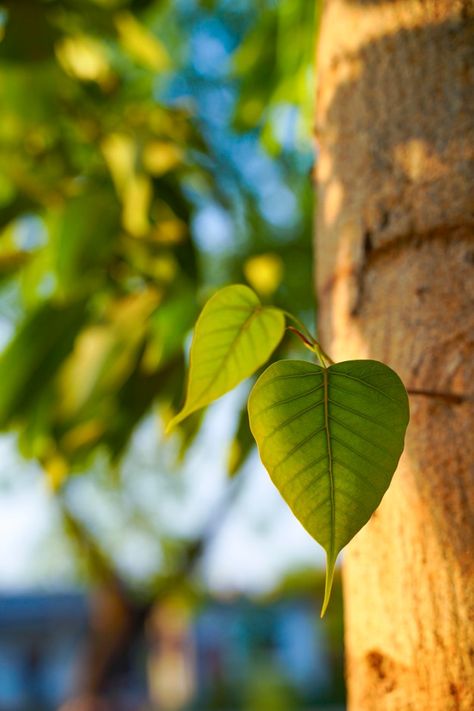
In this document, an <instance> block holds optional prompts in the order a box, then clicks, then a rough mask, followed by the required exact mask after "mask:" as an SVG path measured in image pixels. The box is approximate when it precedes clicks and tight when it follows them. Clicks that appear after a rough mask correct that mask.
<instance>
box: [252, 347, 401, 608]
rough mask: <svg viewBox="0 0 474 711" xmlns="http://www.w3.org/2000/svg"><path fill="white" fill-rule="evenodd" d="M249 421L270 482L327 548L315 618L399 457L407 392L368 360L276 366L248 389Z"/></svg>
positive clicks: (294, 362)
mask: <svg viewBox="0 0 474 711" xmlns="http://www.w3.org/2000/svg"><path fill="white" fill-rule="evenodd" d="M249 417H250V428H251V430H252V434H253V435H254V437H255V439H256V441H257V444H258V448H259V453H260V457H261V459H262V462H263V464H264V466H265V468H266V469H267V471H268V472H269V474H270V477H271V479H272V481H273V483H274V484H275V486H276V487H277V489H278V490H279V492H280V494H281V495H282V496H283V498H284V499H285V501H286V502H287V503H288V505H289V506H290V508H291V510H292V511H293V513H294V514H295V516H296V518H297V519H298V520H299V521H300V522H301V523H302V524H303V526H304V527H305V528H306V530H307V531H308V532H309V533H310V534H311V535H312V536H313V538H315V539H316V540H317V541H318V543H320V544H321V545H322V546H323V548H324V549H325V551H326V555H327V567H326V590H325V596H324V602H323V608H322V611H321V616H322V615H323V614H324V612H325V611H326V607H327V604H328V602H329V596H330V592H331V585H332V578H333V574H334V565H335V562H336V558H337V555H338V553H339V551H340V550H341V549H342V548H343V547H344V546H345V545H346V544H347V543H348V542H349V541H350V540H351V539H352V538H353V536H355V534H356V533H357V532H358V531H359V530H360V529H361V528H362V526H364V525H365V524H366V523H367V521H368V520H369V518H370V516H371V515H372V513H373V512H374V511H375V509H376V508H377V506H378V505H379V503H380V501H381V499H382V497H383V495H384V493H385V492H386V490H387V488H388V486H389V484H390V481H391V478H392V476H393V473H394V472H395V469H396V467H397V464H398V460H399V458H400V455H401V453H402V451H403V444H404V437H405V430H406V427H407V425H408V420H409V410H408V397H407V394H406V390H405V388H404V386H403V383H402V382H401V380H400V378H399V377H398V375H397V374H396V373H394V372H393V370H391V369H390V368H389V367H387V366H386V365H383V363H378V362H377V361H374V360H356V361H346V362H343V363H336V364H334V365H331V366H330V367H329V368H322V367H320V366H319V365H315V364H313V363H308V362H306V361H298V360H286V361H279V362H278V363H274V364H273V365H271V366H270V367H269V368H267V370H266V371H265V372H264V373H263V375H262V376H261V377H260V378H259V379H258V380H257V382H256V384H255V386H254V387H253V390H252V392H251V393H250V398H249Z"/></svg>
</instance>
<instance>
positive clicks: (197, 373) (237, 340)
mask: <svg viewBox="0 0 474 711" xmlns="http://www.w3.org/2000/svg"><path fill="white" fill-rule="evenodd" d="M284 330H285V316H284V315H283V313H282V311H280V309H276V308H274V307H270V306H262V304H261V303H260V301H259V299H258V297H257V296H256V294H255V293H254V292H253V291H252V289H249V288H248V287H247V286H242V285H239V284H237V285H234V286H228V287H225V288H224V289H221V290H220V291H218V292H217V293H216V294H214V296H212V297H211V298H210V299H209V301H208V302H207V304H206V305H205V306H204V308H203V310H202V312H201V314H200V316H199V318H198V320H197V323H196V329H195V331H194V337H193V341H192V345H191V356H190V365H189V380H188V390H187V394H186V401H185V403H184V406H183V408H182V410H181V412H179V413H178V414H177V415H176V417H174V419H173V420H172V421H171V422H170V424H169V427H168V429H171V428H172V427H173V426H174V425H176V424H177V423H178V422H180V421H181V420H183V419H184V418H185V417H187V416H188V415H190V414H191V413H192V412H194V411H195V410H198V409H199V408H201V407H204V406H205V405H208V404H209V403H210V402H213V401H214V400H216V399H217V398H218V397H220V396H221V395H224V393H226V392H228V391H229V390H232V388H234V387H235V386H236V385H238V383H240V382H241V381H242V380H244V378H248V377H249V376H250V375H252V374H253V373H254V372H255V371H256V370H257V368H259V367H260V366H261V365H263V363H265V362H266V361H267V360H268V358H269V357H270V355H271V354H272V352H273V351H274V350H275V348H276V347H277V345H278V344H279V342H280V341H281V339H282V337H283V333H284Z"/></svg>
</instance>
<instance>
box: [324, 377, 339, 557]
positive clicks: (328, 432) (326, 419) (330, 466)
mask: <svg viewBox="0 0 474 711" xmlns="http://www.w3.org/2000/svg"><path fill="white" fill-rule="evenodd" d="M323 384H324V429H325V432H326V443H327V449H328V473H329V495H330V500H331V540H330V544H329V551H328V556H329V558H330V560H331V561H333V560H334V546H335V537H336V531H335V528H336V497H335V486H334V471H333V461H332V446H331V430H330V427H329V392H328V390H329V386H328V369H327V368H324V369H323Z"/></svg>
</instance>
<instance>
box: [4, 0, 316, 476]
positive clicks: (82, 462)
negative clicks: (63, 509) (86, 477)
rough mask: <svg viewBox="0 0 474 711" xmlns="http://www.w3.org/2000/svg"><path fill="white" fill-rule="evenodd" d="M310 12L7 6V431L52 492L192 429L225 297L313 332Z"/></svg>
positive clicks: (272, 6) (208, 6)
mask: <svg viewBox="0 0 474 711" xmlns="http://www.w3.org/2000/svg"><path fill="white" fill-rule="evenodd" d="M313 6H314V3H308V2H307V1H306V0H283V1H282V2H278V3H277V2H272V1H271V0H260V1H259V2H256V3H254V2H245V0H241V1H240V2H234V3H232V2H226V1H221V2H217V1H216V2H210V1H207V2H204V0H202V1H201V2H198V1H197V0H196V2H194V1H190V0H186V1H185V0H181V1H178V2H166V1H165V0H22V2H18V1H17V0H7V1H4V2H1V3H0V34H1V36H2V39H1V41H0V111H1V116H2V120H1V122H0V229H1V233H0V289H1V291H0V312H1V313H0V316H1V323H0V326H1V329H0V336H1V339H2V342H3V343H4V344H5V348H4V352H3V355H2V356H1V357H0V382H1V389H0V427H1V428H2V429H11V428H15V429H17V430H19V431H20V432H21V436H20V446H21V450H22V452H23V454H24V455H25V456H28V457H34V458H36V459H37V460H38V461H39V462H40V463H41V464H42V466H43V467H44V469H45V471H46V472H47V474H48V476H49V479H50V481H51V483H52V485H53V486H54V487H58V486H60V485H61V484H62V482H63V481H64V480H65V479H66V477H67V476H68V474H69V473H70V472H74V471H84V470H85V469H87V467H88V466H89V464H90V462H91V461H92V459H93V457H94V456H95V455H96V454H97V453H98V452H99V451H103V450H105V451H106V453H107V456H108V458H109V460H110V461H112V462H117V461H118V460H119V459H120V456H121V455H122V454H123V452H124V450H125V448H126V446H127V443H128V441H129V439H130V436H131V434H132V433H133V431H134V430H135V428H136V427H137V425H138V423H139V422H140V420H141V419H142V418H143V417H144V415H146V414H147V413H149V412H150V410H151V409H152V408H154V410H155V412H156V413H157V415H158V416H159V418H160V420H163V421H165V422H166V421H168V420H169V419H170V417H171V416H172V415H173V414H174V413H175V412H176V411H177V409H178V408H179V405H180V403H181V402H182V395H183V391H184V382H183V381H184V377H185V376H184V373H185V368H184V366H185V357H186V356H185V352H186V344H187V342H188V341H189V333H190V329H191V327H192V324H193V323H194V321H195V318H196V314H197V313H198V311H199V308H200V306H201V305H202V303H203V300H204V299H205V298H206V297H207V296H208V295H209V293H210V291H212V290H213V289H214V288H215V287H216V286H218V285H221V284H223V283H225V282H228V281H241V282H247V283H249V284H250V285H251V286H252V287H253V288H254V289H256V290H257V291H258V292H259V294H260V296H261V297H262V298H263V299H264V300H265V299H267V298H269V297H271V298H272V301H273V302H274V303H276V304H277V305H279V306H282V307H287V308H290V307H291V309H292V310H293V311H296V312H299V314H300V315H302V317H303V318H312V316H311V314H312V289H311V227H310V225H311V210H312V207H311V205H312V199H311V179H310V169H311V162H312V158H311V148H310V142H309V129H308V125H309V124H308V115H309V114H310V112H311V109H312V99H311V96H312V89H311V82H312V79H311V70H310V65H311V60H312V53H313V49H312V48H313V42H314V17H313V15H314V7H313ZM206 33H207V34H206ZM206 37H207V39H206ZM206 42H207V45H206ZM213 43H214V44H213ZM216 43H217V45H218V47H217V49H219V46H220V47H221V50H222V52H223V60H222V63H221V65H219V66H217V64H218V63H216V62H215V61H213V60H212V52H211V55H209V47H210V49H211V50H212V49H213V48H214V50H215V45H216ZM219 43H220V44H219ZM206 48H207V49H206ZM222 48H223V49H222ZM206 52H207V54H206ZM209 56H210V57H211V58H210V59H209ZM199 57H201V64H199V61H198V59H199ZM206 57H207V63H208V65H209V64H210V65H211V67H210V68H209V66H208V67H207V69H206V66H204V68H203V62H204V65H205V60H206ZM183 87H184V89H183ZM219 117H220V118H219ZM262 145H263V146H264V149H262ZM265 150H266V151H267V152H266V153H265ZM269 153H270V154H271V156H270V155H269ZM252 161H253V162H252ZM249 162H250V163H251V165H250V166H249ZM283 198H284V199H283ZM285 200H286V203H287V209H286V213H285V212H283V213H282V203H284V202H285ZM210 208H212V209H211V218H212V215H214V217H215V215H216V214H217V216H218V217H219V219H220V222H218V223H217V226H216V225H215V224H214V226H213V224H212V219H210V218H209V215H208V220H207V222H206V221H204V223H202V220H201V222H200V217H201V218H202V215H203V214H205V213H206V210H207V211H208V213H209V209H210ZM223 220H224V222H223ZM214 223H215V219H214ZM200 225H201V226H200ZM224 228H225V229H224ZM209 231H211V232H215V233H216V234H217V241H218V245H217V247H216V246H215V245H214V243H213V241H212V239H211V238H210V237H209V234H208V232H209ZM223 232H224V233H226V234H227V233H228V238H227V239H225V240H223V241H222V239H221V237H222V233H223ZM219 240H220V241H219ZM200 422H201V418H200V417H194V418H190V419H189V420H188V421H186V422H184V423H182V424H181V426H180V434H179V436H180V437H181V440H182V443H183V444H182V446H183V448H184V449H185V448H186V446H187V445H188V444H189V443H190V442H191V441H192V439H193V436H194V435H195V433H196V432H197V430H198V428H199V426H200ZM236 422H237V423H238V424H237V425H236V439H235V441H234V442H233V443H230V453H229V462H230V464H229V466H230V471H231V472H232V473H235V472H236V471H238V469H239V467H240V465H241V464H242V462H243V461H244V460H245V457H246V456H247V454H248V452H249V451H250V447H251V439H250V437H249V432H248V424H247V420H246V416H245V415H244V414H242V413H240V414H238V413H236Z"/></svg>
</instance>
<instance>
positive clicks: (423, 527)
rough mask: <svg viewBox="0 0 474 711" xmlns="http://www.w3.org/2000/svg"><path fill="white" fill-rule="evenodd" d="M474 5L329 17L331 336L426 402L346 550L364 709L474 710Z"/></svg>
mask: <svg viewBox="0 0 474 711" xmlns="http://www.w3.org/2000/svg"><path fill="white" fill-rule="evenodd" d="M473 18H474V4H473V3H472V2H471V1H470V0H383V1H381V0H327V2H326V9H325V15H324V18H323V24H322V29H321V39H320V43H319V56H318V96H317V122H316V134H317V141H318V144H319V149H320V155H319V161H318V176H317V179H318V199H319V203H318V204H319V209H318V224H317V248H316V255H317V289H318V296H319V313H320V332H321V337H322V340H323V343H324V345H325V347H326V348H327V349H328V351H329V353H330V355H331V356H332V357H333V358H335V359H336V360H343V359H350V358H367V357H369V358H376V359H379V360H382V361H384V362H386V363H387V364H388V365H390V366H392V367H393V368H395V370H396V371H397V372H398V373H399V374H400V375H401V377H402V378H403V380H404V382H405V384H406V386H407V388H408V390H409V391H410V393H411V395H410V406H411V413H412V414H411V423H410V426H409V430H408V436H407V445H406V450H405V453H404V455H403V457H402V460H401V463H400V466H399V468H398V470H397V472H396V474H395V477H394V480H393V483H392V485H391V487H390V489H389V492H388V493H387V494H386V496H385V497H384V499H383V501H382V504H381V506H380V507H379V509H378V511H377V512H376V513H375V514H374V516H373V517H372V519H371V521H370V522H369V523H368V524H367V526H366V527H365V528H364V529H363V530H362V531H361V532H360V533H359V534H358V535H357V537H356V538H355V540H354V541H353V543H351V544H350V546H349V547H348V550H347V554H346V557H345V564H344V586H345V614H346V653H347V676H348V694H349V707H350V709H351V711H372V710H374V711H375V710H376V711H404V710H405V709H406V710H408V709H417V710H420V709H430V711H450V710H451V709H452V710H454V709H462V710H463V711H464V710H465V711H468V709H469V710H470V709H472V708H474V691H473V686H472V679H473V678H474V665H473V662H474V639H473V633H472V630H473V622H474V590H473V574H474V559H473V553H472V550H473V543H474V471H473V468H472V462H473V460H474V457H473V454H474V447H473V438H472V432H473V430H474V427H473V418H472V414H473V399H474V392H473V383H474V378H473V376H474V367H473V358H472V354H473V347H472V345H473V344H472V334H473V333H474V318H473V312H474V309H473V286H472V285H473V265H474V241H473V236H474V213H473V202H474V201H473V195H474V155H473V144H474V87H473V74H474V29H473Z"/></svg>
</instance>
